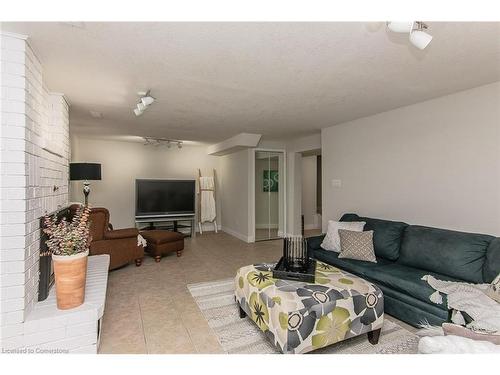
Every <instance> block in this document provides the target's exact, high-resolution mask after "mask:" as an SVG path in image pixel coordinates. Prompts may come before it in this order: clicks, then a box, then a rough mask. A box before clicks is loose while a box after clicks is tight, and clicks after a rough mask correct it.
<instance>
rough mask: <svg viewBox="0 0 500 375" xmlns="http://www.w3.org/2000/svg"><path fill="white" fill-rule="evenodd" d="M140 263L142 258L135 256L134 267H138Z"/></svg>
mask: <svg viewBox="0 0 500 375" xmlns="http://www.w3.org/2000/svg"><path fill="white" fill-rule="evenodd" d="M141 264H142V258H137V259H136V260H135V265H136V267H140V266H141Z"/></svg>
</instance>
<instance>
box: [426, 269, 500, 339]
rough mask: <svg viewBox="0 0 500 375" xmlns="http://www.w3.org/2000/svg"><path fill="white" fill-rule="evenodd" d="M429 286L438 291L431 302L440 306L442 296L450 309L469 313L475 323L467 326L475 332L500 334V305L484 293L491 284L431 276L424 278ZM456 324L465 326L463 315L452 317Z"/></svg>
mask: <svg viewBox="0 0 500 375" xmlns="http://www.w3.org/2000/svg"><path fill="white" fill-rule="evenodd" d="M422 280H425V281H427V282H428V283H429V285H430V286H431V287H432V288H434V289H436V292H435V293H433V294H432V295H431V296H430V300H431V301H432V302H434V303H437V304H440V303H442V302H443V299H442V297H441V295H440V294H439V293H440V292H441V293H444V294H446V295H447V298H448V308H449V309H454V310H458V311H463V312H465V313H467V314H468V315H469V316H470V317H471V318H472V319H473V320H474V321H473V322H471V323H469V324H468V325H467V327H468V328H471V329H473V330H483V331H488V332H492V333H495V332H500V303H498V302H496V301H495V300H493V299H491V298H490V297H488V296H487V295H486V294H485V293H484V292H485V291H486V289H487V288H488V286H489V284H468V283H459V282H454V281H443V280H437V279H436V278H435V277H433V276H431V275H425V276H424V277H422ZM452 320H453V322H454V323H456V324H462V325H463V324H464V323H465V321H464V320H463V317H462V316H461V314H456V315H454V316H453V317H452Z"/></svg>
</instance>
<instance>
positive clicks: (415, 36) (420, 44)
mask: <svg viewBox="0 0 500 375" xmlns="http://www.w3.org/2000/svg"><path fill="white" fill-rule="evenodd" d="M427 28H428V26H427V25H426V24H425V23H423V22H420V21H417V22H415V27H414V28H412V31H411V32H410V42H411V44H413V45H414V46H415V47H417V48H418V49H424V48H425V47H427V46H428V45H429V43H430V42H431V40H432V35H430V34H427V33H426V32H425V31H424V30H427Z"/></svg>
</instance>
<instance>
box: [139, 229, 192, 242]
mask: <svg viewBox="0 0 500 375" xmlns="http://www.w3.org/2000/svg"><path fill="white" fill-rule="evenodd" d="M141 235H142V236H143V237H144V238H145V239H146V242H147V243H148V245H149V244H155V245H162V244H165V243H169V242H176V241H184V236H183V235H182V233H179V232H172V231H170V230H162V229H153V230H144V231H142V232H141Z"/></svg>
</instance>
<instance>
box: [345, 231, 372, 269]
mask: <svg viewBox="0 0 500 375" xmlns="http://www.w3.org/2000/svg"><path fill="white" fill-rule="evenodd" d="M339 236H340V249H341V251H340V254H339V258H346V259H356V260H364V261H366V262H373V263H377V258H375V250H374V248H373V231H372V230H369V231H367V232H355V231H352V230H344V229H340V230H339Z"/></svg>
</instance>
